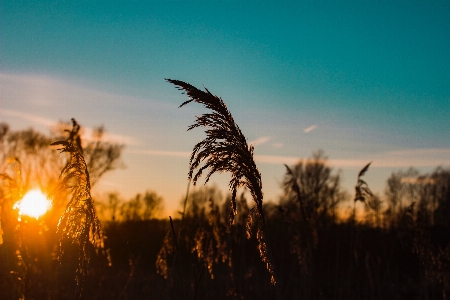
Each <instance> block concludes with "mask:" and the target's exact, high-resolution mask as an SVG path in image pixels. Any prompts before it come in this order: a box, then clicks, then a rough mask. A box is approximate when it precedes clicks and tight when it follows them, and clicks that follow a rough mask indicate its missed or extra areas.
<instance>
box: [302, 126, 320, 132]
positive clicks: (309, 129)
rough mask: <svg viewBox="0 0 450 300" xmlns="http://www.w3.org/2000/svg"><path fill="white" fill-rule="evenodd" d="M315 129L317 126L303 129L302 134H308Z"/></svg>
mask: <svg viewBox="0 0 450 300" xmlns="http://www.w3.org/2000/svg"><path fill="white" fill-rule="evenodd" d="M316 128H317V125H311V126H309V127H308V128H305V129H303V132H304V133H310V132H311V131H313V130H314V129H316Z"/></svg>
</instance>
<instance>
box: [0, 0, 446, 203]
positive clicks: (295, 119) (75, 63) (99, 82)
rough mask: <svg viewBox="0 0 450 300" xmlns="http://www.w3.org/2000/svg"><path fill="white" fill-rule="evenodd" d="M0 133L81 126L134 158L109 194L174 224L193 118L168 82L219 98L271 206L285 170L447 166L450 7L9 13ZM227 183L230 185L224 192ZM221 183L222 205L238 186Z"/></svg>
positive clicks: (254, 4)
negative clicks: (160, 212) (137, 202)
mask: <svg viewBox="0 0 450 300" xmlns="http://www.w3.org/2000/svg"><path fill="white" fill-rule="evenodd" d="M0 8H1V12H0V13H1V18H0V37H1V38H0V88H1V89H0V121H5V122H8V123H9V124H10V125H11V126H12V127H13V129H21V128H27V127H29V126H34V127H36V128H38V129H40V130H44V131H45V130H47V128H48V126H49V125H51V123H52V122H57V121H58V120H69V119H70V118H71V117H75V118H76V119H77V120H78V121H79V122H80V123H81V124H82V125H84V126H86V127H93V126H98V125H100V124H103V125H105V127H106V129H107V130H108V132H109V134H110V138H112V139H115V140H118V141H121V142H124V143H126V144H127V147H126V150H125V152H124V162H125V164H126V165H127V168H126V169H124V170H119V171H116V172H114V174H110V175H107V176H106V177H105V180H104V181H103V182H102V183H101V184H100V185H99V188H100V189H101V190H102V191H103V190H117V191H119V192H120V193H121V194H122V195H123V196H124V197H130V196H132V195H134V194H135V193H138V192H144V191H145V190H146V189H153V190H155V191H157V192H158V193H159V194H161V195H163V196H164V198H165V200H166V202H167V204H166V206H167V207H168V209H169V210H170V209H173V208H174V207H176V205H177V204H178V201H179V200H180V199H181V198H182V195H183V193H184V191H185V188H186V183H187V182H186V174H187V170H188V158H187V156H188V154H189V152H190V151H191V150H192V147H193V146H194V144H195V143H196V142H198V140H199V139H201V138H202V137H203V134H202V132H201V131H199V130H198V131H197V132H186V129H187V126H188V125H190V124H191V123H192V122H193V121H194V118H195V115H198V114H200V113H201V112H204V110H202V108H201V107H199V106H196V105H195V104H192V105H189V106H188V107H184V108H182V109H178V108H177V107H178V105H179V104H181V103H182V102H183V101H185V100H186V98H185V95H181V94H180V92H179V91H178V90H176V89H175V88H174V87H173V86H171V85H170V84H168V83H166V82H165V81H164V78H172V79H180V80H183V81H186V82H189V83H191V84H193V85H195V86H197V87H199V88H202V87H203V86H205V87H207V88H208V89H209V90H210V91H211V92H212V93H214V94H217V95H219V96H221V97H222V98H223V99H224V101H225V102H226V103H227V105H228V108H229V109H230V111H231V112H232V113H233V115H234V116H235V120H236V122H237V123H238V124H239V126H240V127H241V129H242V131H243V133H244V134H245V135H246V137H247V138H248V140H249V142H252V143H254V144H255V146H256V150H255V154H256V161H257V164H258V166H259V168H260V170H261V172H262V177H263V188H264V191H265V195H266V198H267V199H276V197H277V195H279V194H280V193H281V190H280V188H279V183H280V181H281V179H282V176H283V172H284V169H283V168H284V167H283V163H287V164H292V163H294V162H295V161H296V160H297V159H300V158H305V157H308V156H310V155H311V153H312V152H313V151H315V150H317V149H323V150H324V151H325V153H326V154H327V155H328V157H329V158H330V163H332V164H333V166H335V168H336V169H342V176H343V178H344V185H345V187H347V188H348V189H349V191H350V192H353V191H352V190H350V189H351V187H352V185H353V183H354V181H356V174H357V172H358V170H359V169H360V168H361V167H362V166H364V165H365V163H367V162H368V161H373V164H372V166H371V170H370V172H369V173H367V175H366V176H367V178H366V179H367V181H369V184H370V185H371V186H372V187H373V188H374V189H375V190H376V191H378V192H380V193H382V191H383V188H384V184H385V181H386V179H387V178H388V176H389V174H390V173H391V172H392V171H395V170H399V169H405V168H408V167H409V166H414V167H418V168H420V169H421V170H423V171H429V170H432V169H433V168H434V167H437V166H438V165H442V166H449V165H450V122H449V120H450V55H449V53H450V18H449V16H450V2H448V1H442V2H439V1H431V2H425V1H417V2H414V1H407V2H406V1H398V2H396V1H385V2H381V1H343V2H338V1H321V2H312V1H307V2H306V1H305V2H302V1H282V2H264V1H204V2H202V1H146V2H144V1H142V2H140V1H122V2H121V1H6V0H5V1H2V3H1V4H0ZM222 177H223V176H222ZM222 177H221V176H217V177H216V181H217V184H218V185H219V187H220V188H221V189H222V190H224V191H225V190H226V176H225V177H224V178H222Z"/></svg>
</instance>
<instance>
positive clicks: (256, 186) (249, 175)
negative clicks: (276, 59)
mask: <svg viewBox="0 0 450 300" xmlns="http://www.w3.org/2000/svg"><path fill="white" fill-rule="evenodd" d="M166 80H167V81H168V82H170V83H172V84H174V85H176V86H177V87H178V89H179V90H183V91H184V92H185V93H186V94H187V96H188V97H189V98H190V99H189V100H187V101H185V102H184V103H182V104H181V105H180V107H183V106H185V105H186V104H188V103H191V102H193V101H194V102H197V103H200V104H203V105H204V106H205V107H206V108H208V109H209V110H211V111H212V112H211V113H206V114H203V115H201V116H197V119H196V121H195V123H194V124H192V125H191V126H189V127H188V130H191V129H194V128H197V127H205V128H206V130H205V133H206V138H205V139H204V140H202V141H201V142H199V143H197V144H196V145H195V146H194V149H193V151H192V154H191V157H190V168H189V179H191V180H192V182H193V184H194V185H195V184H196V183H197V181H198V179H199V178H200V177H201V175H202V174H203V172H204V171H207V175H206V178H205V184H206V183H207V182H208V181H209V179H210V177H211V175H212V174H214V173H216V172H219V173H222V172H230V173H231V180H230V182H229V188H230V190H231V212H230V216H229V220H230V223H231V224H232V223H234V217H235V215H236V214H237V209H236V194H237V190H238V188H240V187H246V188H247V189H248V190H249V191H250V193H251V195H252V198H253V201H254V203H255V207H254V209H252V213H251V214H250V215H249V220H248V226H247V228H249V229H251V228H252V227H253V226H256V228H257V233H256V237H257V240H258V249H259V253H260V256H261V259H262V261H263V262H264V263H265V264H266V268H267V270H268V271H269V273H270V276H271V282H272V284H273V285H276V280H275V275H274V269H273V265H272V259H270V258H269V257H270V255H269V247H268V239H267V234H266V222H265V218H264V212H263V192H262V182H261V174H260V172H259V171H258V168H257V167H256V164H255V161H254V160H253V150H254V147H253V146H252V145H248V144H247V140H246V138H245V136H244V135H243V134H242V132H241V130H240V128H239V126H238V125H237V124H236V123H235V121H234V119H233V116H232V115H231V113H230V112H229V110H228V108H227V106H226V105H225V103H224V101H223V100H222V99H221V98H220V97H217V96H215V95H213V94H211V93H210V92H209V91H208V89H206V88H205V91H201V90H199V89H197V88H195V87H194V86H192V85H190V84H188V83H186V82H183V81H179V80H172V79H166ZM194 173H195V174H194ZM248 233H250V230H249V232H248Z"/></svg>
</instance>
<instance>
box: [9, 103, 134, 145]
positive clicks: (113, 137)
mask: <svg viewBox="0 0 450 300" xmlns="http://www.w3.org/2000/svg"><path fill="white" fill-rule="evenodd" d="M0 115H5V116H10V117H16V118H19V119H23V120H27V121H29V122H32V123H34V124H37V125H44V126H47V127H49V128H51V127H55V126H56V125H57V124H58V123H57V122H55V121H54V120H51V119H48V118H44V117H39V116H35V115H32V114H27V113H23V112H20V111H15V110H11V109H4V108H0ZM93 131H94V130H93V128H90V127H83V132H82V139H83V140H85V141H91V140H92V136H93ZM103 140H104V141H107V142H114V143H120V144H125V145H139V144H140V142H139V141H138V140H137V139H135V138H133V137H130V136H126V135H121V134H114V133H108V132H105V133H104V134H103Z"/></svg>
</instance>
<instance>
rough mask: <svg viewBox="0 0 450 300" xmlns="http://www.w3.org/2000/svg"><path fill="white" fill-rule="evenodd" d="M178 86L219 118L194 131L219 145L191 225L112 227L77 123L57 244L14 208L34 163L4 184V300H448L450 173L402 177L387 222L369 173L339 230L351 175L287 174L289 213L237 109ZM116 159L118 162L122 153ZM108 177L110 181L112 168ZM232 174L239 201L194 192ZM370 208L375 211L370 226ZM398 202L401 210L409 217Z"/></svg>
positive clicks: (322, 164)
mask: <svg viewBox="0 0 450 300" xmlns="http://www.w3.org/2000/svg"><path fill="white" fill-rule="evenodd" d="M167 81H168V82H170V83H171V84H174V85H175V86H177V87H178V88H179V89H180V90H182V91H183V92H184V93H186V94H187V96H188V100H187V101H185V102H184V103H182V104H181V105H180V107H183V106H185V105H188V104H190V103H192V102H195V103H198V104H200V105H203V106H205V107H206V108H207V109H208V110H209V111H208V113H205V114H203V115H201V116H198V117H197V119H196V120H195V122H194V124H192V125H191V126H189V127H188V130H193V129H196V128H201V129H204V130H205V134H206V137H205V138H204V139H203V140H201V141H200V142H198V143H197V144H196V145H195V146H194V147H193V151H192V154H191V156H190V161H189V173H188V179H189V181H190V182H189V185H188V190H187V192H186V197H185V201H184V203H183V204H184V205H183V206H184V207H183V212H182V219H181V220H180V219H177V218H174V219H172V218H171V217H170V220H155V219H150V218H149V217H145V216H144V215H142V216H139V215H136V216H132V217H130V218H128V219H125V218H123V219H119V220H115V219H113V220H112V221H111V222H106V223H104V224H103V226H101V224H100V220H99V218H98V216H97V212H96V208H95V202H94V199H93V197H92V195H91V186H92V180H91V173H90V170H91V169H90V168H94V169H95V168H96V167H92V166H98V165H96V162H97V161H101V159H99V158H98V157H97V156H95V155H94V156H90V157H91V159H90V160H89V159H86V155H89V151H86V150H85V149H83V148H82V141H81V138H80V136H79V131H80V125H79V124H78V123H77V122H76V121H75V120H72V128H71V129H70V130H67V131H66V134H67V139H61V140H59V141H56V142H54V143H53V144H52V145H53V146H54V147H57V148H58V149H59V150H60V151H61V152H62V153H63V154H66V155H67V163H66V164H65V165H64V167H62V170H61V172H60V177H59V180H58V182H57V185H56V188H55V189H54V190H53V192H52V193H51V197H52V198H53V200H54V201H55V203H56V202H61V201H62V200H61V199H65V201H66V206H65V207H64V210H63V211H62V212H61V215H60V216H59V222H58V224H57V226H55V227H56V229H57V234H56V230H55V233H53V232H52V231H51V230H49V229H48V228H47V229H45V226H46V225H44V224H43V222H41V221H36V220H31V219H28V220H25V219H24V220H19V218H18V215H17V212H16V211H15V210H14V209H13V205H14V203H15V202H16V201H17V200H18V199H20V198H21V197H22V195H23V192H24V189H25V188H24V183H23V180H22V178H23V172H22V164H21V162H20V160H19V159H17V158H13V159H9V160H8V161H7V162H6V165H5V167H4V169H3V170H2V172H1V173H0V180H1V182H2V185H1V190H0V192H1V194H0V196H1V197H0V208H1V211H0V213H1V222H2V223H1V229H2V239H3V240H2V242H3V243H2V244H1V245H0V258H1V260H0V298H1V299H22V298H29V299H61V298H82V299H114V298H117V297H118V298H119V299H153V298H155V299H212V298H213V299H274V298H278V299H299V298H301V299H331V298H334V299H398V298H408V299H446V298H447V297H448V296H449V295H450V271H449V270H450V235H449V234H448V233H449V230H450V222H448V215H449V214H450V204H449V203H450V198H449V196H450V170H447V169H442V168H440V169H436V171H434V172H433V173H432V174H429V175H422V176H420V178H419V177H418V178H419V179H420V180H419V181H418V183H417V184H412V183H411V182H412V181H411V180H410V179H411V178H409V177H408V178H406V179H408V180H403V181H402V179H403V178H402V173H399V174H393V175H392V178H390V179H391V180H390V181H388V182H390V185H389V194H387V197H386V199H387V203H384V204H386V205H387V206H388V207H387V209H386V210H382V209H381V208H382V205H381V204H380V202H379V200H377V199H379V197H378V195H376V194H374V193H373V192H372V191H371V190H370V188H369V184H368V183H367V182H366V181H365V180H364V179H363V177H364V175H365V174H366V172H367V171H368V170H369V167H370V166H371V163H368V164H367V165H366V166H364V167H363V168H362V169H361V170H360V171H359V173H358V174H357V182H356V185H355V196H354V198H353V201H351V200H352V199H350V197H347V198H348V200H349V201H351V203H352V204H353V214H352V216H353V217H350V218H349V219H340V220H339V219H338V218H336V216H335V209H336V205H337V204H338V203H339V201H341V200H342V199H344V197H345V194H343V193H341V191H340V189H339V185H340V181H339V180H340V179H339V176H338V175H332V173H331V168H329V167H328V166H327V164H326V160H325V159H323V157H322V156H321V155H320V153H319V154H315V155H314V157H313V159H312V160H307V161H302V162H299V163H298V164H296V165H294V166H287V165H286V166H285V167H286V173H285V177H284V179H283V187H284V192H285V195H284V196H283V198H282V201H280V203H279V204H270V203H266V202H265V201H264V199H263V189H262V180H261V174H260V172H259V171H258V168H257V166H256V164H255V161H254V158H253V150H254V148H253V146H252V145H249V144H247V139H246V138H245V136H244V134H243V133H242V131H241V130H240V128H239V126H238V125H237V124H236V122H235V120H234V119H233V116H232V114H231V112H230V111H229V110H228V108H227V106H226V105H225V103H224V101H223V100H222V99H221V98H220V97H218V96H215V95H213V94H212V93H211V92H209V90H207V89H205V90H204V91H202V90H199V89H197V88H195V87H194V86H192V85H190V84H188V83H185V82H183V81H178V80H170V79H168V80H167ZM0 141H1V142H2V143H4V142H5V140H0ZM0 146H2V145H1V144H0ZM117 149H119V148H116V150H117ZM97 153H98V152H97ZM110 158H111V159H115V158H117V152H115V154H114V155H112V156H111V157H110ZM87 161H89V162H90V163H89V162H87ZM90 166H91V167H90ZM97 170H100V171H98V172H97V174H98V175H96V176H97V178H99V177H101V175H102V174H103V171H104V170H108V169H102V168H100V169H98V168H97ZM102 170H103V171H102ZM222 172H228V173H230V174H231V180H230V182H229V194H228V195H227V196H226V197H225V198H226V200H225V201H223V200H224V198H223V197H222V195H221V193H219V192H218V190H217V189H216V188H214V187H211V188H206V187H205V188H204V189H200V190H199V191H194V192H192V193H189V187H190V183H191V182H192V184H194V185H195V184H197V183H198V182H199V181H200V179H201V177H202V176H204V175H205V176H204V182H205V184H206V183H208V182H209V180H210V178H211V176H213V174H215V173H222ZM405 174H413V172H410V173H405ZM394 175H395V176H394ZM403 177H406V176H403ZM394 183H395V184H394ZM240 190H243V191H245V192H246V193H249V195H250V198H251V199H250V200H251V201H250V202H251V203H252V204H253V205H252V206H251V207H249V206H248V203H247V199H246V197H245V194H244V192H243V193H242V194H241V196H240V197H238V193H239V191H240ZM358 201H361V202H364V203H365V204H366V207H367V208H368V210H367V211H366V215H365V219H361V220H359V221H358V222H357V221H356V220H355V218H354V216H355V210H356V207H355V206H356V203H357V202H358ZM377 201H378V202H377ZM389 201H391V202H389ZM402 201H403V202H402ZM396 203H401V204H400V209H397V206H396V205H397V204H396ZM115 205H116V206H117V203H116V202H115ZM369 209H371V210H372V211H376V214H377V221H376V222H373V221H370V220H371V219H369V216H370V213H371V212H370V211H369ZM350 210H351V208H350ZM137 214H139V213H137ZM142 214H144V212H142ZM147 215H148V213H147ZM40 222H41V223H40ZM175 229H177V230H178V232H177V231H176V230H175ZM37 230H40V231H41V232H38V231H37ZM165 233H168V234H166V235H165ZM269 236H270V237H271V239H272V243H270V242H269V239H268V237H269ZM56 237H57V238H58V239H56ZM106 237H107V238H106ZM124 240H126V242H124ZM55 245H57V246H58V247H59V248H58V249H59V251H55V249H53V246H55ZM46 247H47V248H46ZM255 248H256V249H258V252H257V251H255ZM107 250H108V251H110V252H109V253H110V254H111V256H110V257H109V255H108V254H107V252H108V251H107ZM55 257H57V259H55ZM108 259H110V260H109V263H108ZM55 262H58V264H59V267H58V268H56V267H55V266H54V263H55ZM155 262H156V265H155ZM274 266H277V274H275V268H274ZM58 269H59V271H57V270H58ZM66 271H67V272H68V273H64V272H66ZM55 272H56V273H55ZM51 274H57V275H51ZM343 274H344V275H343ZM161 275H162V276H161ZM208 275H209V276H208ZM60 277H61V278H60ZM64 277H70V280H71V282H73V284H68V283H67V282H65V281H64V280H62V279H64ZM269 282H271V283H272V285H273V286H275V288H274V287H273V286H272V285H271V284H269ZM72 287H73V289H70V288H72Z"/></svg>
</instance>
